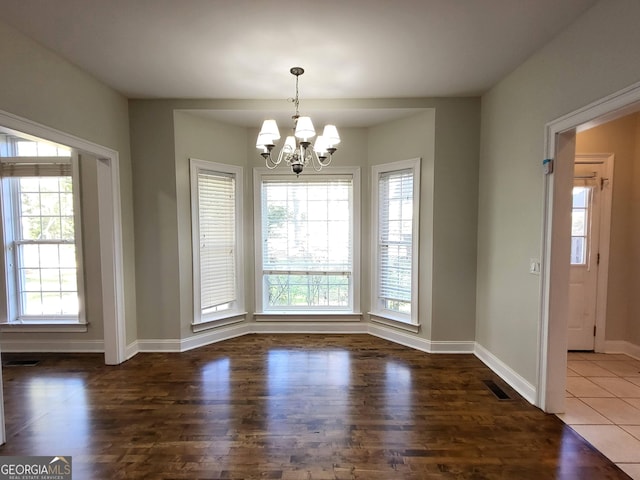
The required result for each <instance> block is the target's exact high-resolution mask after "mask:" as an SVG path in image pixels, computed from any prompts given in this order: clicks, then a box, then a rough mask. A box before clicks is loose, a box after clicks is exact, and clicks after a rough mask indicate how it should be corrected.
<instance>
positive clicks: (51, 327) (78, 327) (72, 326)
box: [0, 322, 89, 333]
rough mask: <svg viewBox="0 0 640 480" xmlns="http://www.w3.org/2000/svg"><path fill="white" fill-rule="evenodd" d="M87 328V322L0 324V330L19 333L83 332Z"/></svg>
mask: <svg viewBox="0 0 640 480" xmlns="http://www.w3.org/2000/svg"><path fill="white" fill-rule="evenodd" d="M88 329H89V324H88V323H78V322H73V323H46V322H41V323H36V322H30V323H2V324H0V331H1V332H19V333H49V332H69V333H85V332H86V331H87V330H88Z"/></svg>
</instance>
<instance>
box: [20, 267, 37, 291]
mask: <svg viewBox="0 0 640 480" xmlns="http://www.w3.org/2000/svg"><path fill="white" fill-rule="evenodd" d="M20 273H21V276H22V280H23V282H24V283H23V285H24V287H23V290H24V291H25V292H39V291H40V290H41V285H42V283H41V281H40V270H39V269H37V268H25V269H21V270H20Z"/></svg>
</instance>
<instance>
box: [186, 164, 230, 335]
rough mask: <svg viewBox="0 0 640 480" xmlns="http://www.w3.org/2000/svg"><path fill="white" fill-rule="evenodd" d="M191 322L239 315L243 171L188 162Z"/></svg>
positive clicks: (217, 165) (226, 166)
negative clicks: (192, 293)
mask: <svg viewBox="0 0 640 480" xmlns="http://www.w3.org/2000/svg"><path fill="white" fill-rule="evenodd" d="M191 170H192V171H191V175H192V199H193V204H192V221H193V230H194V231H193V239H194V242H193V257H194V306H195V312H194V323H201V322H206V321H211V320H217V319H220V318H227V317H228V316H233V315H237V314H238V312H239V310H240V309H241V306H242V305H243V301H242V299H241V292H242V287H241V286H240V283H241V281H242V280H241V278H239V274H240V272H241V269H240V268H239V259H240V255H241V249H240V248H239V245H240V240H241V233H240V230H239V229H240V228H241V225H242V211H241V205H242V204H241V195H242V193H241V189H242V180H241V171H239V169H238V168H237V167H232V166H228V165H221V164H215V163H212V162H205V161H202V160H194V159H192V160H191Z"/></svg>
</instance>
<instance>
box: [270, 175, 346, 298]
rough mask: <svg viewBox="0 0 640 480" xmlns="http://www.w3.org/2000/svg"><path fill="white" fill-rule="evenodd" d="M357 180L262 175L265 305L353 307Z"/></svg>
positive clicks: (335, 177) (340, 177)
mask: <svg viewBox="0 0 640 480" xmlns="http://www.w3.org/2000/svg"><path fill="white" fill-rule="evenodd" d="M352 201H353V179H352V177H351V176H349V175H345V176H339V175H335V176H331V177H329V176H318V177H312V176H309V177H307V178H305V179H304V180H303V179H302V178H300V179H296V180H294V181H291V180H285V179H273V178H271V179H269V178H265V179H263V183H262V236H263V244H262V261H263V265H262V271H263V279H264V284H263V286H264V295H265V302H264V306H265V308H266V309H269V308H278V309H279V308H284V309H287V308H294V309H295V308H299V309H300V308H302V309H305V310H309V309H316V308H320V309H322V308H329V309H332V308H334V309H349V308H352V305H351V303H352V278H351V277H352V273H353V258H352V257H353V205H352Z"/></svg>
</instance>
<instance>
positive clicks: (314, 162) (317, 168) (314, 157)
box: [309, 150, 323, 172]
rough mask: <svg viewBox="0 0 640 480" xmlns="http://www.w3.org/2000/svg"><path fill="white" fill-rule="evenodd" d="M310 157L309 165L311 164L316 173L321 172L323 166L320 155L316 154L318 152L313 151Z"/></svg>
mask: <svg viewBox="0 0 640 480" xmlns="http://www.w3.org/2000/svg"><path fill="white" fill-rule="evenodd" d="M309 156H310V157H311V158H310V161H309V163H310V164H311V166H312V167H313V169H314V170H315V171H316V172H319V171H321V170H322V167H323V165H322V162H321V161H320V159H319V158H318V155H317V154H316V152H315V151H313V150H312V151H311V153H310V155H309ZM316 165H317V166H316Z"/></svg>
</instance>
